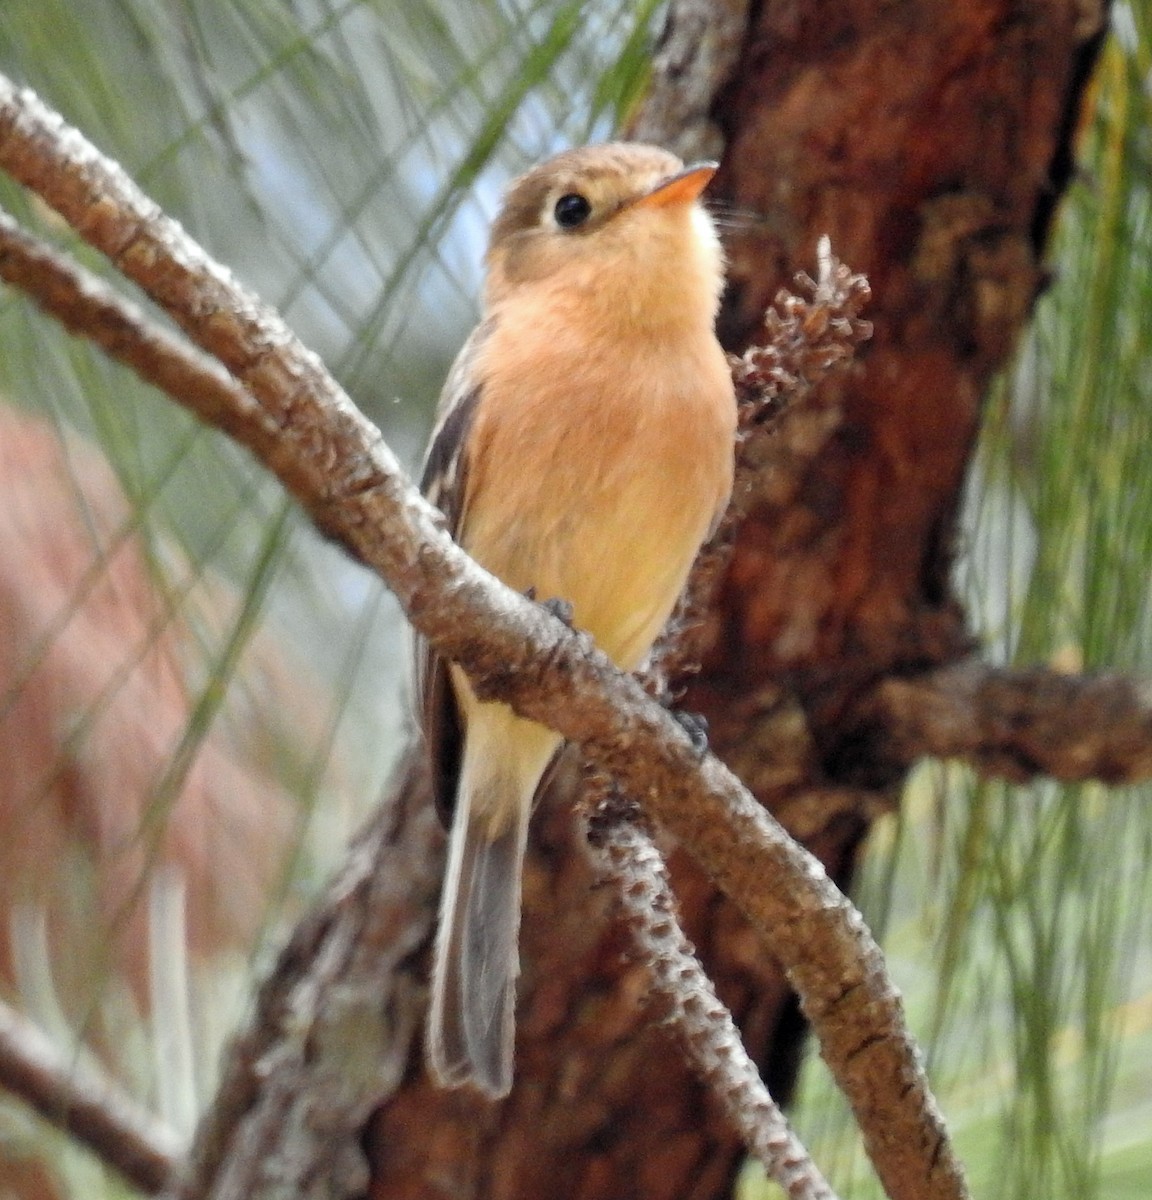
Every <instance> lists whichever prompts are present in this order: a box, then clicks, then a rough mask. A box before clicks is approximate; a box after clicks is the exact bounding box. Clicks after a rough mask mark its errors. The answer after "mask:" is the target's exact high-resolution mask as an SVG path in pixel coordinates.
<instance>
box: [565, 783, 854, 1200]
mask: <svg viewBox="0 0 1152 1200" xmlns="http://www.w3.org/2000/svg"><path fill="white" fill-rule="evenodd" d="M591 786H592V789H593V790H594V791H600V792H601V793H602V799H601V800H600V802H599V804H597V805H596V807H595V809H594V811H593V813H592V816H591V818H590V819H589V822H588V842H589V845H590V846H591V847H592V851H593V861H594V862H595V865H596V867H597V869H598V870H599V872H600V874H601V876H602V877H603V878H604V879H605V880H608V881H610V882H612V883H613V884H615V888H616V892H617V893H618V894H619V896H620V897H621V905H622V908H623V911H624V916H625V919H626V920H627V922H628V925H629V928H630V930H631V933H632V937H633V940H634V942H635V945H636V949H637V952H638V954H639V957H640V958H641V960H642V961H643V962H644V963H646V964H647V966H648V968H649V970H650V971H651V975H652V994H651V997H650V1003H651V1004H652V1005H653V1006H654V1007H655V1008H656V1009H657V1010H658V1011H660V1013H661V1016H662V1019H663V1020H664V1021H665V1022H666V1023H667V1024H668V1026H669V1027H670V1028H671V1029H672V1030H673V1031H674V1032H675V1034H676V1035H677V1037H678V1039H679V1041H680V1045H681V1047H682V1049H683V1051H684V1055H685V1057H686V1058H687V1060H688V1063H689V1065H690V1066H691V1067H692V1069H693V1070H694V1071H695V1073H696V1074H697V1076H698V1077H699V1078H700V1079H701V1081H702V1082H703V1083H704V1084H705V1085H706V1086H707V1087H708V1088H709V1089H710V1090H711V1091H712V1093H713V1094H714V1095H715V1096H716V1097H717V1098H718V1099H719V1100H720V1103H721V1104H722V1105H723V1106H724V1110H725V1112H726V1113H727V1114H728V1119H729V1120H730V1121H731V1122H732V1124H733V1126H734V1127H735V1129H736V1130H737V1131H738V1132H739V1134H740V1136H741V1138H742V1139H743V1141H744V1144H745V1145H746V1146H747V1147H748V1149H749V1151H750V1152H751V1153H752V1154H754V1155H755V1156H756V1157H757V1158H758V1159H759V1160H760V1162H761V1163H762V1164H763V1167H764V1170H765V1172H766V1173H767V1174H768V1177H769V1178H770V1179H774V1180H775V1181H776V1182H777V1183H778V1184H779V1185H780V1187H781V1188H783V1190H784V1192H785V1193H786V1194H787V1195H788V1196H790V1197H791V1198H792V1200H836V1196H835V1193H834V1192H833V1191H832V1189H831V1187H829V1185H828V1181H827V1180H826V1179H825V1178H824V1176H823V1175H822V1174H821V1172H820V1169H819V1168H818V1167H817V1166H816V1164H815V1163H814V1162H813V1161H812V1156H811V1155H810V1154H809V1153H808V1151H807V1149H806V1147H805V1146H804V1144H803V1143H802V1142H801V1141H800V1139H799V1138H798V1137H797V1136H796V1134H795V1133H794V1132H793V1130H792V1128H791V1126H790V1125H789V1124H788V1121H787V1119H786V1118H785V1116H784V1114H783V1112H781V1110H780V1106H779V1105H778V1104H777V1103H776V1102H775V1100H773V1099H772V1097H771V1095H770V1094H769V1092H768V1089H767V1087H766V1086H765V1085H764V1081H763V1080H762V1079H761V1078H760V1072H759V1071H758V1070H757V1068H756V1064H755V1063H754V1062H753V1061H752V1060H751V1058H749V1057H748V1052H747V1051H746V1050H745V1049H744V1043H743V1042H742V1041H741V1039H740V1030H739V1029H737V1027H736V1022H735V1021H734V1020H733V1019H732V1014H731V1013H730V1012H729V1011H728V1009H727V1008H726V1007H725V1006H724V1005H723V1004H722V1003H721V1002H720V999H719V997H718V996H717V995H716V989H715V988H714V987H713V986H712V981H711V980H710V979H709V978H708V976H707V975H706V974H705V973H704V968H703V967H702V966H701V965H700V961H699V959H698V958H697V957H696V951H695V948H694V947H693V945H692V943H691V942H689V941H688V939H687V937H685V935H684V931H683V929H682V928H681V926H680V918H679V914H678V912H677V906H676V900H675V897H674V896H673V893H672V887H671V884H670V882H669V879H668V870H667V868H666V867H665V865H664V860H663V858H662V856H661V854H660V851H659V850H658V849H657V848H656V845H655V843H654V842H653V841H652V838H651V837H650V836H649V835H648V834H647V833H646V832H645V831H644V830H643V829H642V828H641V826H640V824H639V823H638V819H639V816H640V814H639V813H638V812H628V811H627V806H626V805H625V804H624V803H622V802H621V800H620V798H619V797H618V796H617V795H615V793H614V792H613V790H612V788H611V786H610V785H605V786H598V785H597V784H596V783H593V784H592V785H591Z"/></svg>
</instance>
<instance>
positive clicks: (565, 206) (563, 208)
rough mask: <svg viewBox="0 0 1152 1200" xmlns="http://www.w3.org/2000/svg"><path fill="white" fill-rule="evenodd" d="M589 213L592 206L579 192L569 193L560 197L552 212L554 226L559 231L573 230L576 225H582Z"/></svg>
mask: <svg viewBox="0 0 1152 1200" xmlns="http://www.w3.org/2000/svg"><path fill="white" fill-rule="evenodd" d="M591 213H592V205H591V204H589V203H588V200H587V199H586V198H585V197H584V196H581V195H580V193H579V192H569V193H568V195H566V196H561V197H560V199H559V200H557V201H556V207H555V208H554V209H553V210H552V215H553V217H555V218H556V224H557V225H559V226H560V228H561V229H575V228H576V227H577V226H578V225H583V224H584V222H585V221H587V220H588V217H589V216H590V215H591Z"/></svg>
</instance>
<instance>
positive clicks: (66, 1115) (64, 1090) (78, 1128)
mask: <svg viewBox="0 0 1152 1200" xmlns="http://www.w3.org/2000/svg"><path fill="white" fill-rule="evenodd" d="M0 1086H3V1087H5V1088H7V1089H8V1090H9V1091H11V1092H13V1093H15V1094H16V1095H17V1096H19V1097H20V1098H21V1099H22V1100H24V1101H25V1102H26V1103H27V1104H29V1105H30V1106H31V1107H32V1108H34V1109H35V1110H36V1111H37V1112H38V1113H39V1114H40V1115H41V1116H42V1117H43V1118H44V1119H45V1120H46V1121H48V1122H50V1123H51V1124H53V1125H55V1126H56V1127H57V1128H58V1129H62V1130H63V1131H64V1132H65V1133H68V1134H70V1135H71V1136H72V1137H74V1138H76V1139H77V1140H78V1141H80V1142H83V1144H84V1145H85V1146H87V1147H88V1148H89V1149H90V1150H91V1151H92V1152H93V1153H94V1154H96V1155H98V1156H99V1158H100V1159H101V1160H102V1161H103V1162H106V1163H108V1164H109V1166H111V1167H114V1168H115V1169H116V1170H117V1171H119V1172H120V1174H121V1175H123V1176H124V1178H125V1179H126V1180H128V1182H129V1183H131V1184H132V1185H133V1186H134V1187H137V1188H139V1189H140V1190H141V1191H142V1192H147V1193H148V1194H149V1195H154V1194H156V1193H158V1192H160V1191H161V1190H162V1189H163V1188H164V1186H165V1184H167V1183H168V1181H169V1180H170V1179H171V1178H172V1177H173V1175H174V1173H175V1170H176V1168H177V1166H178V1164H179V1161H180V1159H179V1153H180V1146H179V1143H178V1140H177V1138H176V1136H175V1134H173V1133H172V1132H171V1131H170V1130H168V1129H166V1128H164V1127H163V1126H161V1125H160V1124H159V1123H158V1122H157V1121H156V1119H155V1118H154V1117H153V1116H152V1115H151V1114H150V1113H147V1112H145V1111H144V1110H143V1109H141V1108H140V1107H139V1106H138V1105H137V1104H136V1103H135V1102H134V1101H133V1100H132V1099H131V1098H130V1097H129V1096H127V1095H125V1094H124V1092H122V1091H121V1090H120V1088H118V1087H117V1086H116V1085H115V1084H113V1083H112V1081H111V1080H109V1079H106V1078H104V1077H102V1076H99V1075H97V1074H96V1073H95V1071H94V1070H93V1069H92V1068H91V1067H88V1066H84V1065H82V1064H81V1063H79V1062H77V1061H76V1060H75V1058H71V1059H70V1058H68V1057H66V1056H65V1055H62V1054H61V1053H60V1052H59V1050H57V1049H56V1047H55V1046H54V1045H53V1044H52V1042H51V1041H50V1040H49V1039H48V1038H47V1037H46V1036H45V1035H44V1034H43V1033H42V1032H41V1031H40V1029H39V1028H37V1026H35V1025H33V1024H32V1022H31V1021H29V1020H28V1019H27V1018H25V1017H22V1016H21V1015H20V1014H19V1013H18V1012H16V1011H15V1009H12V1008H10V1007H9V1006H8V1005H7V1004H4V1003H3V1002H2V1001H0Z"/></svg>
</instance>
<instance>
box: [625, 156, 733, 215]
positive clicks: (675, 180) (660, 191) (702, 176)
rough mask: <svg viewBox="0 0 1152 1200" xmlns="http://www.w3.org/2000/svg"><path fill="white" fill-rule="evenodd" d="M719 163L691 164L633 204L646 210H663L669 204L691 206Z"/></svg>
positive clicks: (710, 180)
mask: <svg viewBox="0 0 1152 1200" xmlns="http://www.w3.org/2000/svg"><path fill="white" fill-rule="evenodd" d="M719 166H720V164H719V163H714V162H702V163H693V165H692V166H690V167H685V168H684V170H683V171H677V172H676V174H675V175H669V176H668V178H667V179H661V180H660V182H659V183H658V184H657V185H656V186H655V187H654V188H653V189H652V190H651V191H649V192H645V193H644V195H643V196H640V197H639V198H638V199H637V200H635V201H633V203H635V204H637V205H643V206H644V207H646V208H664V207H666V206H667V205H669V204H691V203H692V201H693V200H695V199H696V198H697V197H698V196H699V195H700V193H701V192H702V191H703V190H704V189H705V188H706V187H707V186H708V185H709V183H711V182H712V176H713V175H715V174H716V170H717V168H718V167H719Z"/></svg>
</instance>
